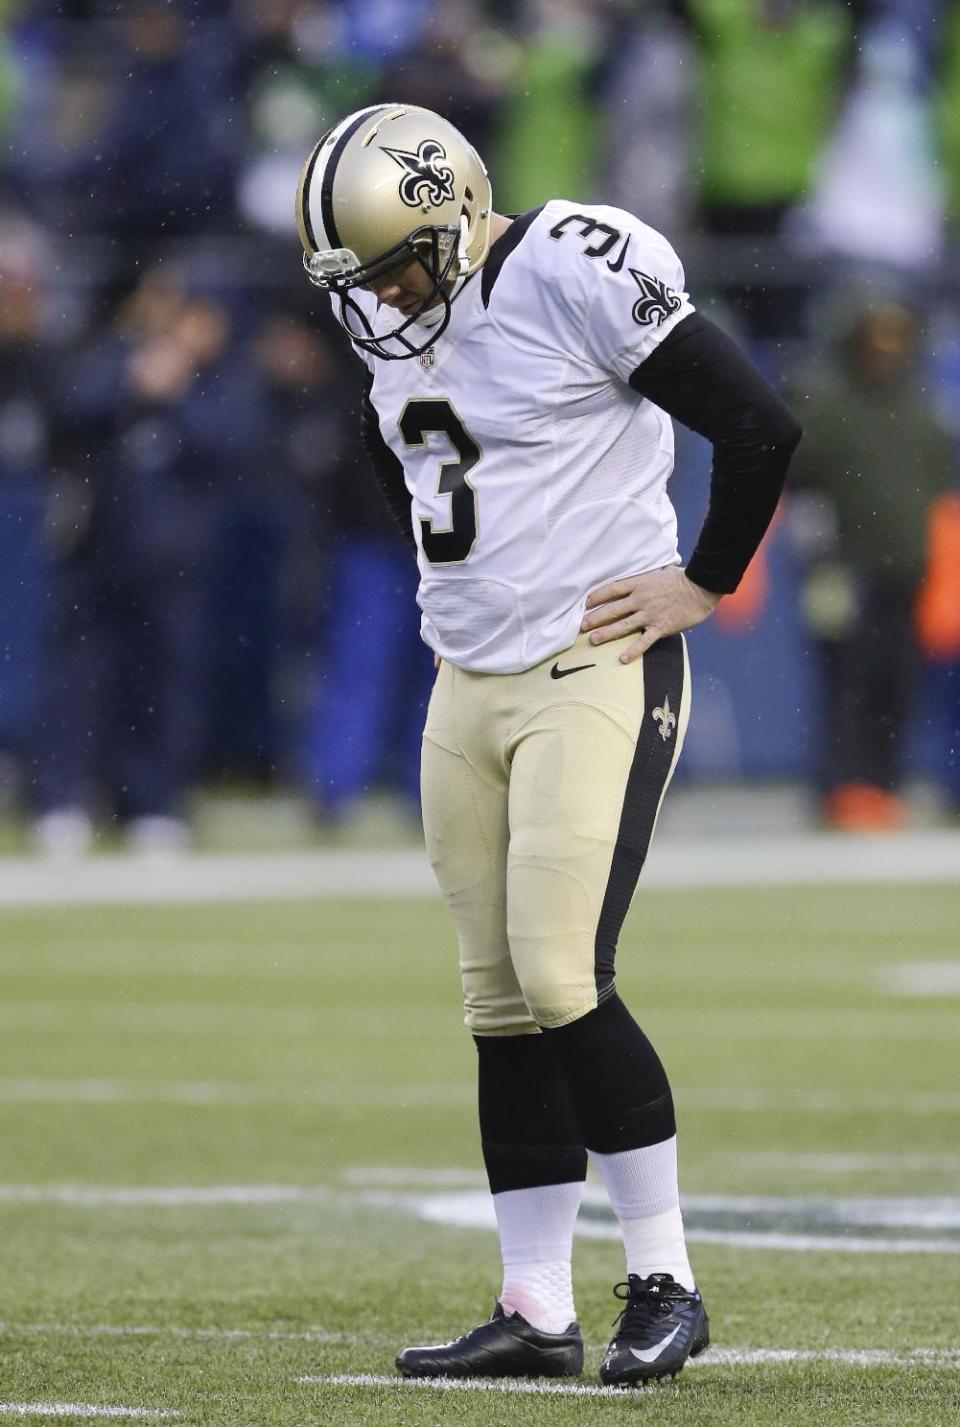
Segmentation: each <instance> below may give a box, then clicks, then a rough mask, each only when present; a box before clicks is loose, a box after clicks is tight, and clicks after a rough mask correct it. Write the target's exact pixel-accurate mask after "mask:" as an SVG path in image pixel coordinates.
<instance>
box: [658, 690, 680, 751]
mask: <svg viewBox="0 0 960 1427" xmlns="http://www.w3.org/2000/svg"><path fill="white" fill-rule="evenodd" d="M653 718H654V722H655V723H658V724H659V725H660V737H661V738H662V739H663V741H664V743H666V741H667V739H668V738H669V737H670V735H671V734H672V733H673V730H674V729H675V728H676V726H677V716H676V714H675V713H674V712H673V710H672V709H671V707H670V695H669V694H668V695H667V697H666V698H665V699H664V701H663V704H662V706H661V707H660V708H656V709H654V711H653Z"/></svg>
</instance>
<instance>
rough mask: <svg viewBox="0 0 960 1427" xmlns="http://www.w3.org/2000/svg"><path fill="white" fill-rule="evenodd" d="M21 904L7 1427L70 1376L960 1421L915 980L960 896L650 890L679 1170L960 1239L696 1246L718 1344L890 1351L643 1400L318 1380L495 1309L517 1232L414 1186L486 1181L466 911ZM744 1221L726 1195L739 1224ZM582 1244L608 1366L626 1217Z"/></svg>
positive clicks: (635, 957)
mask: <svg viewBox="0 0 960 1427" xmlns="http://www.w3.org/2000/svg"><path fill="white" fill-rule="evenodd" d="M0 924H2V937H0V992H2V994H0V1322H2V1324H3V1327H2V1329H0V1421H2V1420H4V1419H3V1414H4V1413H5V1412H7V1413H9V1412H11V1411H12V1408H13V1405H14V1404H21V1405H23V1404H39V1403H44V1402H45V1403H57V1404H111V1405H124V1406H127V1407H139V1408H145V1409H157V1410H160V1409H164V1410H166V1411H169V1412H176V1413H178V1414H179V1418H178V1420H179V1421H181V1422H184V1423H190V1424H198V1427H199V1424H207V1423H210V1424H213V1423H223V1424H237V1425H238V1427H239V1424H254V1423H255V1424H264V1427H267V1424H269V1427H288V1424H289V1427H303V1424H307V1423H311V1424H312V1423H316V1424H326V1423H335V1424H338V1425H339V1424H344V1427H353V1424H357V1427H359V1424H366V1423H377V1424H381V1423H383V1424H403V1427H407V1424H410V1427H414V1424H417V1427H420V1424H424V1427H425V1425H426V1424H435V1423H443V1424H447V1423H458V1424H460V1423H463V1424H481V1423H482V1424H491V1423H500V1422H504V1423H507V1422H510V1423H517V1422H522V1423H525V1424H527V1423H529V1424H539V1423H543V1424H573V1423H577V1424H580V1423H585V1422H590V1423H594V1422H597V1423H610V1424H614V1423H621V1422H624V1423H626V1422H630V1423H635V1422H637V1421H639V1420H642V1419H643V1418H645V1417H648V1416H650V1415H651V1414H653V1415H655V1418H656V1420H657V1422H658V1424H659V1423H664V1424H672V1423H681V1422H682V1423H684V1424H688V1425H689V1424H701V1423H702V1424H710V1427H722V1425H723V1424H727V1423H731V1424H732V1423H734V1422H736V1423H737V1424H740V1427H743V1425H744V1424H747V1427H749V1424H763V1427H768V1424H785V1425H786V1424H801V1423H804V1424H806V1423H810V1422H817V1423H837V1424H858V1427H859V1424H867V1423H878V1424H879V1423H884V1424H887V1423H891V1424H892V1423H895V1424H908V1423H910V1424H912V1423H916V1424H930V1427H933V1424H936V1427H940V1424H945V1423H948V1422H952V1421H955V1420H957V1419H958V1417H960V1353H958V1352H957V1346H958V1343H960V1253H957V1252H956V1249H957V1248H958V1247H960V1235H958V1230H957V1221H956V1218H955V1217H954V1216H955V1209H956V1204H957V1194H958V1190H957V1184H958V1181H960V1133H958V1125H960V1037H958V1035H957V1022H956V1012H957V998H956V996H955V995H954V997H953V999H950V998H949V997H937V996H929V997H903V996H901V995H897V994H895V991H894V990H893V989H891V988H895V987H896V985H897V984H898V983H897V979H896V971H895V969H896V968H897V967H898V966H899V965H900V964H902V963H905V962H910V963H913V962H924V963H938V962H949V961H953V960H955V959H956V958H957V955H958V951H957V933H956V929H957V926H958V924H960V895H958V892H957V890H956V889H955V888H953V889H951V888H946V887H942V888H941V887H935V886H934V887H923V888H913V887H898V888H892V889H885V888H879V887H878V888H857V889H844V888H832V889H829V890H820V891H811V890H809V889H805V890H789V889H783V890H776V889H766V890H763V891H756V892H746V891H733V890H730V891H723V892H711V893H709V894H701V893H697V892H696V891H689V892H677V893H666V892H648V893H646V894H644V895H642V896H641V897H640V898H639V899H638V902H637V904H636V906H635V908H634V911H633V913H632V914H631V918H630V920H629V923H628V928H627V931H626V933H625V937H624V942H623V946H622V952H621V975H620V982H621V989H622V992H623V994H624V996H625V998H626V999H627V1000H628V1002H629V1004H631V1006H632V1007H633V1008H634V1010H635V1012H636V1013H637V1015H638V1018H639V1019H641V1021H642V1022H643V1024H644V1025H645V1027H646V1028H647V1030H648V1031H649V1032H650V1033H651V1035H652V1036H653V1038H654V1040H655V1042H656V1043H657V1045H658V1047H659V1048H660V1049H661V1052H662V1054H663V1055H664V1058H665V1060H666V1062H667V1065H668V1068H669V1070H670V1072H671V1075H672V1078H673V1081H674V1085H675V1090H676V1096H677V1101H678V1106H679V1113H680V1122H681V1157H682V1175H683V1187H684V1189H685V1191H686V1193H687V1194H688V1195H691V1196H703V1195H713V1196H769V1197H772V1198H774V1199H779V1198H785V1199H787V1198H789V1199H791V1200H797V1199H799V1200H803V1201H806V1202H808V1203H809V1204H811V1205H812V1206H814V1207H815V1206H816V1203H820V1204H821V1208H822V1207H823V1203H825V1202H826V1201H831V1202H832V1201H836V1200H838V1199H841V1198H844V1197H846V1198H856V1199H863V1198H866V1197H869V1198H874V1197H878V1196H882V1197H885V1198H887V1199H902V1198H910V1199H915V1198H922V1199H923V1200H925V1201H929V1202H930V1207H931V1208H935V1207H936V1205H934V1204H933V1203H932V1201H933V1200H934V1199H935V1198H937V1197H939V1198H940V1200H941V1208H942V1207H943V1206H944V1205H946V1209H945V1218H944V1220H943V1223H944V1225H945V1227H943V1228H941V1229H940V1230H935V1229H921V1230H920V1231H916V1230H915V1229H913V1228H911V1227H909V1226H905V1227H901V1228H892V1229H891V1228H890V1227H889V1226H888V1227H887V1228H886V1229H882V1228H879V1229H876V1230H875V1231H872V1232H876V1233H886V1234H887V1235H888V1237H889V1238H891V1239H894V1240H895V1239H896V1238H898V1237H899V1238H900V1239H903V1238H911V1239H912V1238H916V1237H917V1236H918V1233H919V1236H920V1237H922V1236H923V1234H924V1233H928V1234H936V1236H937V1238H938V1239H939V1240H940V1241H941V1242H942V1243H943V1244H944V1247H943V1248H942V1249H941V1251H939V1252H929V1253H919V1252H918V1253H897V1252H893V1251H892V1246H891V1250H890V1251H889V1252H883V1253H855V1252H849V1251H848V1250H847V1248H845V1247H844V1246H843V1244H842V1241H841V1242H840V1243H838V1244H837V1246H836V1248H825V1249H822V1250H810V1249H808V1250H807V1251H805V1252H798V1251H784V1250H776V1249H771V1248H757V1247H741V1246H738V1245H737V1244H734V1243H730V1242H724V1241H722V1239H721V1240H720V1241H715V1242H698V1243H697V1244H695V1246H694V1258H695V1263H696V1265H697V1269H698V1276H699V1278H700V1281H701V1286H702V1287H703V1290H704V1293H705V1296H706V1297H707V1300H708V1305H709V1307H710V1311H711V1317H712V1320H713V1324H714V1339H715V1343H716V1345H717V1349H718V1350H725V1351H729V1350H733V1349H742V1350H749V1349H782V1350H795V1351H798V1352H806V1353H808V1354H814V1355H816V1354H823V1353H834V1354H842V1353H848V1354H854V1353H855V1352H856V1350H872V1351H876V1352H878V1353H880V1354H881V1355H882V1354H892V1355H894V1356H893V1358H892V1359H891V1360H890V1361H884V1360H882V1358H880V1359H871V1360H869V1364H868V1363H867V1362H865V1361H864V1360H863V1359H859V1360H858V1359H856V1358H855V1357H849V1358H843V1357H838V1356H834V1357H832V1358H831V1357H822V1356H821V1357H817V1356H813V1357H806V1358H799V1359H797V1360H795V1361H774V1362H766V1363H755V1364H738V1363H736V1362H732V1361H730V1360H729V1358H724V1357H722V1356H721V1352H720V1351H718V1353H717V1354H716V1361H715V1363H714V1365H713V1366H711V1365H710V1355H709V1354H708V1355H707V1357H706V1358H705V1359H704V1364H703V1366H697V1367H696V1368H692V1369H690V1370H688V1371H687V1372H686V1373H685V1374H684V1375H683V1376H682V1378H681V1379H680V1380H679V1381H678V1382H677V1384H676V1385H671V1386H669V1387H661V1388H659V1389H656V1390H655V1391H654V1390H650V1391H648V1392H647V1393H645V1394H630V1395H627V1396H624V1397H618V1398H613V1399H611V1398H606V1397H602V1398H601V1397H596V1398H592V1397H591V1398H569V1397H560V1396H547V1395H540V1396H537V1395H524V1396H522V1397H519V1396H510V1395H500V1394H494V1393H491V1394H487V1393H484V1394H479V1393H476V1394H473V1393H465V1392H460V1391H457V1392H444V1393H435V1392H430V1391H424V1390H420V1389H416V1388H411V1387H409V1386H404V1385H402V1384H398V1385H396V1386H394V1385H392V1384H391V1385H372V1384H364V1385H355V1386H346V1385H341V1386H338V1385H332V1384H330V1383H306V1382H300V1381H298V1379H300V1378H302V1377H307V1376H323V1377H329V1376H333V1375H339V1374H342V1375H355V1374H371V1375H382V1374H389V1373H391V1371H392V1360H393V1354H394V1352H395V1350H396V1348H397V1346H398V1345H401V1344H403V1343H405V1342H407V1341H414V1340H420V1341H437V1340H438V1339H441V1338H445V1337H449V1336H450V1335H451V1334H453V1333H454V1332H458V1331H461V1330H462V1329H464V1328H466V1327H467V1326H470V1325H471V1324H472V1323H473V1322H475V1321H477V1320H478V1319H479V1318H480V1317H481V1316H484V1315H485V1314H486V1312H488V1311H489V1308H490V1305H491V1303H492V1300H493V1295H494V1293H495V1290H496V1287H497V1275H496V1252H495V1243H494V1240H493V1237H492V1235H491V1234H489V1232H487V1231H484V1230H479V1229H465V1228H460V1229H458V1228H456V1227H452V1226H445V1225H443V1224H437V1223H430V1222H426V1221H425V1220H424V1219H423V1218H421V1217H419V1216H418V1214H417V1213H416V1212H414V1211H415V1209H416V1202H417V1196H418V1195H421V1197H422V1195H423V1194H426V1193H428V1192H429V1193H434V1194H435V1193H436V1192H437V1190H438V1187H442V1186H445V1189H446V1190H448V1191H449V1192H450V1193H451V1194H452V1195H453V1196H454V1197H456V1195H457V1194H458V1193H460V1192H461V1190H463V1189H466V1188H468V1187H469V1186H470V1185H471V1184H472V1183H473V1177H474V1176H475V1175H476V1174H477V1173H478V1171H479V1155H478V1149H477V1143H476V1137H475V1129H474V1119H475V1117H474V1111H473V1107H472V1076H473V1050H472V1046H471V1044H470V1041H469V1037H468V1036H467V1035H466V1034H465V1032H464V1031H463V1028H462V1026H461V1025H460V1023H459V1016H458V1011H457V985H456V972H455V967H454V958H453V954H452V951H451V945H450V941H451V939H450V933H449V929H448V926H447V922H446V918H445V914H444V912H443V910H442V908H441V907H440V906H438V905H437V904H435V903H432V902H406V903H395V902H387V901H376V900H370V901H367V902H364V903H360V902H349V903H348V902H337V903H330V902H328V903H313V904H305V903H286V904H260V905H245V906H241V907H231V906H229V905H228V906H192V907H176V906H166V907H147V908H138V909H136V910H126V909H123V908H120V909H118V908H110V909H97V908H85V909H79V910H78V909H71V910H70V911H69V912H67V911H56V910H53V909H49V910H42V911H29V912H28V911H22V912H5V913H3V914H2V915H0ZM398 1171H406V1173H405V1174H400V1173H398ZM450 1171H458V1172H460V1173H459V1176H457V1175H453V1176H451V1175H450V1174H449V1173H448V1172H450ZM431 1176H433V1177H432V1178H431ZM448 1180H449V1181H450V1182H449V1183H447V1181H448ZM230 1186H232V1187H233V1189H234V1193H233V1199H234V1202H229V1201H228V1196H227V1195H226V1194H225V1192H224V1187H230ZM255 1186H259V1188H260V1194H259V1197H258V1196H256V1195H254V1194H253V1193H252V1192H251V1189H252V1187H255ZM204 1188H206V1189H207V1190H208V1191H209V1200H208V1202H202V1196H201V1195H198V1193H197V1191H199V1190H203V1189H204ZM164 1189H165V1190H166V1191H168V1192H167V1193H166V1194H165V1195H164V1194H162V1193H159V1192H154V1191H160V1190H164ZM298 1189H299V1190H300V1191H301V1192H300V1193H299V1194H297V1193H296V1191H297V1190H298ZM124 1190H130V1191H134V1192H131V1193H129V1194H127V1195H124V1194H123V1193H122V1191H124ZM145 1191H151V1192H150V1193H145ZM188 1191H189V1192H188ZM198 1200H200V1202H198ZM398 1200H402V1201H403V1202H402V1204H398V1202H397V1201H398ZM821 1201H822V1202H823V1203H821ZM951 1206H952V1207H951ZM920 1207H921V1210H922V1208H923V1206H920ZM916 1208H917V1206H913V1211H915V1210H916ZM795 1212H796V1211H794V1213H795ZM888 1217H889V1214H888ZM775 1218H776V1215H775V1214H774V1220H775ZM921 1218H922V1214H921ZM749 1219H750V1216H749V1213H747V1214H746V1217H744V1214H743V1213H741V1214H740V1217H739V1218H738V1217H737V1214H736V1213H735V1212H733V1211H731V1218H730V1226H731V1227H733V1228H739V1229H740V1230H741V1231H749V1228H750V1223H749ZM794 1227H795V1226H794ZM851 1233H855V1234H858V1235H859V1234H860V1231H859V1230H851ZM576 1272H577V1296H578V1307H579V1311H580V1317H581V1321H582V1323H583V1326H584V1332H585V1335H586V1337H587V1339H588V1341H589V1342H590V1343H591V1344H592V1345H593V1348H592V1350H591V1354H590V1371H589V1372H588V1375H586V1376H585V1378H584V1381H585V1382H591V1381H595V1377H594V1376H593V1370H594V1369H595V1365H596V1362H597V1360H598V1358H599V1349H600V1345H601V1344H602V1343H603V1342H605V1341H606V1337H607V1335H608V1330H609V1325H610V1320H611V1319H612V1318H613V1316H614V1312H615V1309H616V1306H617V1305H616V1304H615V1303H614V1300H613V1299H612V1297H611V1296H610V1289H611V1286H612V1284H613V1283H614V1281H615V1280H616V1279H617V1278H618V1277H620V1276H621V1272H622V1268H621V1261H620V1255H619V1252H618V1249H617V1246H616V1244H615V1243H614V1242H613V1241H605V1240H586V1239H584V1240H581V1241H579V1243H578V1246H577V1262H576ZM915 1349H928V1350H936V1351H935V1352H932V1353H931V1354H930V1355H928V1356H927V1357H926V1358H923V1357H914V1358H913V1359H911V1358H910V1357H909V1356H908V1355H909V1353H910V1352H911V1350H915ZM31 1420H33V1421H44V1420H50V1421H53V1420H57V1421H64V1420H71V1418H70V1417H69V1414H68V1413H66V1414H64V1415H60V1416H58V1417H56V1418H54V1417H53V1416H52V1415H50V1414H49V1413H48V1414H47V1415H46V1416H44V1415H43V1414H42V1413H41V1414H38V1415H36V1416H34V1417H33V1418H32V1419H31ZM75 1420H78V1421H79V1420H86V1419H81V1418H80V1417H79V1416H76V1418H75Z"/></svg>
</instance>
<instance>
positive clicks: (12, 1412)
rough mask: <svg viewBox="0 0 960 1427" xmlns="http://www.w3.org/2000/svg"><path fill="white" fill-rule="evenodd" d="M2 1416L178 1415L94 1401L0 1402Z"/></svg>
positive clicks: (144, 1417) (129, 1417) (139, 1417)
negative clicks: (98, 1403)
mask: <svg viewBox="0 0 960 1427" xmlns="http://www.w3.org/2000/svg"><path fill="white" fill-rule="evenodd" d="M0 1416H3V1417H93V1418H103V1417H111V1418H119V1419H121V1420H122V1421H131V1420H133V1419H137V1420H139V1421H149V1422H155V1421H157V1420H158V1419H160V1418H162V1417H179V1416H180V1414H179V1412H166V1411H164V1410H163V1409H162V1408H159V1407H157V1408H153V1407H98V1406H97V1404H96V1403H95V1402H0Z"/></svg>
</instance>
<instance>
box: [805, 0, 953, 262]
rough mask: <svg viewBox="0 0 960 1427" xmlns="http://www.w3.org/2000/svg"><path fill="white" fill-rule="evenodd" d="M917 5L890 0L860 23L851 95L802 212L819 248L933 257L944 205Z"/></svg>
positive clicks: (874, 258)
mask: <svg viewBox="0 0 960 1427" xmlns="http://www.w3.org/2000/svg"><path fill="white" fill-rule="evenodd" d="M915 8H916V7H915V4H911V3H909V0H891V3H888V4H887V5H886V6H884V7H881V9H882V13H881V15H880V16H879V18H877V19H875V20H874V21H873V22H872V23H870V24H868V25H866V26H865V27H864V30H863V32H862V34H861V36H860V45H859V47H858V52H857V63H856V68H855V72H854V78H853V83H852V85H851V88H850V93H849V94H848V96H847V100H846V103H845V105H844V109H843V113H842V114H841V117H840V121H839V123H838V125H837V128H836V132H835V133H834V135H833V138H832V140H831V142H830V144H829V146H828V149H827V151H826V153H825V154H824V156H823V162H822V165H821V171H820V175H819V178H818V181H817V185H816V191H815V193H814V194H813V197H812V200H811V203H810V206H809V209H808V212H807V214H806V224H807V226H808V229H809V234H808V236H809V237H810V238H812V240H813V242H814V243H815V244H816V246H817V247H818V248H820V249H822V250H825V251H827V252H829V253H831V254H837V255H840V256H842V257H846V258H852V259H854V260H856V261H859V262H862V261H867V262H874V263H884V264H887V265H888V266H890V267H896V268H902V269H905V270H908V271H922V270H924V269H929V268H930V267H931V266H932V265H933V263H934V262H936V260H937V258H938V256H939V254H940V251H941V248H942V241H943V231H942V230H943V208H944V204H943V194H942V186H943V185H942V183H941V179H940V175H939V172H938V169H937V165H936V161H935V152H934V102H933V83H932V74H931V72H930V66H929V62H928V60H929V53H928V52H929V48H930V43H931V37H930V33H929V30H930V26H929V25H928V26H926V27H921V26H918V25H915V24H914V23H913V21H914V19H915V16H914V15H913V14H912V13H911V11H912V10H913V9H915ZM933 8H934V10H935V9H937V8H939V6H937V5H936V4H934V5H933ZM898 12H899V13H898Z"/></svg>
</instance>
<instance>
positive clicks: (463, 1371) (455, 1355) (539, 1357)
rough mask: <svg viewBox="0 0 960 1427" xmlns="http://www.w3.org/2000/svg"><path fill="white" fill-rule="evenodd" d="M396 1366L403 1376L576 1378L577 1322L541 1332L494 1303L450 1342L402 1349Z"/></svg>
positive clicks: (580, 1365)
mask: <svg viewBox="0 0 960 1427" xmlns="http://www.w3.org/2000/svg"><path fill="white" fill-rule="evenodd" d="M397 1367H398V1368H399V1369H400V1371H401V1372H402V1373H403V1374H404V1376H405V1377H578V1376H579V1375H580V1373H581V1372H582V1371H583V1339H582V1338H581V1336H580V1324H579V1323H571V1324H570V1325H569V1327H568V1328H567V1329H566V1330H565V1332H563V1333H541V1332H540V1330H539V1328H533V1327H531V1326H530V1324H529V1323H528V1322H527V1320H526V1319H525V1318H521V1316H520V1314H519V1313H511V1314H510V1316H509V1317H507V1315H506V1313H504V1311H503V1305H502V1304H500V1303H498V1304H497V1306H496V1307H495V1308H494V1310H493V1314H492V1316H491V1317H490V1319H489V1320H488V1322H486V1323H481V1324H480V1326H479V1328H473V1329H472V1330H471V1331H470V1332H469V1333H464V1335H463V1337H462V1338H456V1339H454V1341H453V1342H452V1343H438V1344H436V1346H434V1347H424V1348H404V1350H403V1352H402V1353H398V1355H397Z"/></svg>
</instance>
